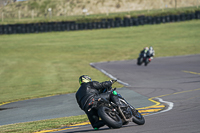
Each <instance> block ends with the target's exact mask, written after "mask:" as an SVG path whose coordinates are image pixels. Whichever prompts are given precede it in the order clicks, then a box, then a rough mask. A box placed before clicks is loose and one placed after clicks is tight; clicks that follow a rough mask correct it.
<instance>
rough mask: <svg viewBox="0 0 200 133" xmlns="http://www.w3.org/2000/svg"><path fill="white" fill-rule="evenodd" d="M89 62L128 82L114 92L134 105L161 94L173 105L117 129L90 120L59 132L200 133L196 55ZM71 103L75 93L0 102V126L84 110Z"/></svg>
mask: <svg viewBox="0 0 200 133" xmlns="http://www.w3.org/2000/svg"><path fill="white" fill-rule="evenodd" d="M93 65H94V66H95V68H97V69H99V70H101V71H102V70H103V72H105V73H106V74H109V75H108V76H112V77H114V78H117V79H118V80H119V81H121V82H122V83H124V84H126V85H127V86H125V88H121V89H119V90H118V91H120V93H121V94H122V93H123V94H122V95H123V96H124V97H125V98H126V99H127V100H128V101H129V102H131V104H132V105H133V106H135V107H136V108H140V107H145V106H150V105H153V104H154V103H152V102H151V101H149V100H148V99H149V98H151V97H158V98H160V100H163V101H164V102H165V103H169V104H168V106H171V108H170V109H168V110H166V111H163V112H160V113H159V112H158V113H155V114H153V115H152V114H151V115H146V116H145V120H146V123H145V124H144V125H142V126H138V125H136V124H134V123H130V124H128V125H127V126H123V127H122V128H120V129H108V128H107V126H104V127H102V128H101V129H100V130H98V131H94V130H93V129H92V127H91V126H90V125H85V126H80V127H76V128H72V129H66V130H61V131H57V132H63V133H64V132H95V133H96V132H115V133H121V132H124V133H126V132H127V133H129V132H131V133H132V132H134V133H139V132H140V133H141V132H142V133H168V132H173V133H199V132H200V128H199V125H200V111H199V110H200V55H189V56H179V57H163V58H155V59H153V60H152V62H151V63H150V64H149V65H148V66H146V67H145V66H137V65H136V60H125V61H112V62H101V63H93ZM161 102H162V101H161ZM170 103H171V104H170ZM70 107H74V108H78V106H77V104H75V99H74V94H68V95H60V96H53V97H46V98H40V99H32V100H25V101H19V102H16V103H9V104H5V105H2V106H0V118H1V119H0V125H5V124H11V123H18V122H24V121H35V120H37V119H36V118H40V119H49V118H52V117H55V118H56V117H64V116H70V115H74V114H73V113H75V114H84V113H83V112H82V111H80V110H79V109H76V110H71V109H70ZM72 111H73V113H72ZM21 112H23V113H21ZM70 113H71V114H70ZM45 114H47V115H46V116H45ZM38 115H39V117H38ZM12 117H14V118H12ZM19 118H20V119H19Z"/></svg>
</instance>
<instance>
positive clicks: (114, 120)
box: [98, 106, 122, 128]
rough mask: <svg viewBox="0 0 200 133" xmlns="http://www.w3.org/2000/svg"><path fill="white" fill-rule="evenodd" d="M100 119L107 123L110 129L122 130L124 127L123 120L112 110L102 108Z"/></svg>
mask: <svg viewBox="0 0 200 133" xmlns="http://www.w3.org/2000/svg"><path fill="white" fill-rule="evenodd" d="M98 115H99V117H100V118H101V119H102V120H103V121H104V122H105V123H106V125H107V126H108V127H112V128H120V127H122V120H121V118H120V117H119V116H118V114H116V113H115V112H113V111H112V110H111V109H110V108H108V107H105V106H102V107H100V108H99V109H98Z"/></svg>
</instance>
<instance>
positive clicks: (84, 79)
mask: <svg viewBox="0 0 200 133" xmlns="http://www.w3.org/2000/svg"><path fill="white" fill-rule="evenodd" d="M90 81H92V79H91V78H90V77H89V76H88V75H82V76H80V77H79V84H80V85H81V84H82V83H87V82H90Z"/></svg>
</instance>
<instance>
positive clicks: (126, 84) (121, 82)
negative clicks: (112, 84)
mask: <svg viewBox="0 0 200 133" xmlns="http://www.w3.org/2000/svg"><path fill="white" fill-rule="evenodd" d="M90 65H91V66H92V67H94V68H96V69H97V70H99V71H101V72H102V73H104V74H105V75H107V76H108V77H110V78H111V79H114V80H117V82H119V83H120V84H123V85H125V86H130V85H129V84H128V83H125V82H123V81H121V80H119V79H117V78H116V77H114V76H112V75H111V74H109V73H107V72H106V71H105V70H103V69H100V68H98V67H96V66H95V65H94V64H93V63H90Z"/></svg>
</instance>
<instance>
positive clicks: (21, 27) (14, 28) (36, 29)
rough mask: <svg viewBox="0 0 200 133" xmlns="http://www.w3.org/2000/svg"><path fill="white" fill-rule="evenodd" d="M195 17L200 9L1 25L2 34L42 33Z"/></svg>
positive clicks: (199, 14)
mask: <svg viewBox="0 0 200 133" xmlns="http://www.w3.org/2000/svg"><path fill="white" fill-rule="evenodd" d="M193 19H200V11H196V12H195V13H188V14H185V13H182V14H180V15H167V16H156V17H150V16H139V17H137V18H134V17H132V18H124V19H121V18H115V19H102V20H101V21H99V22H91V23H76V22H49V23H35V24H13V25H0V34H25V33H40V32H52V31H74V30H92V29H106V28H117V27H127V26H139V25H145V24H160V23H169V22H179V21H187V20H193Z"/></svg>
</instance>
